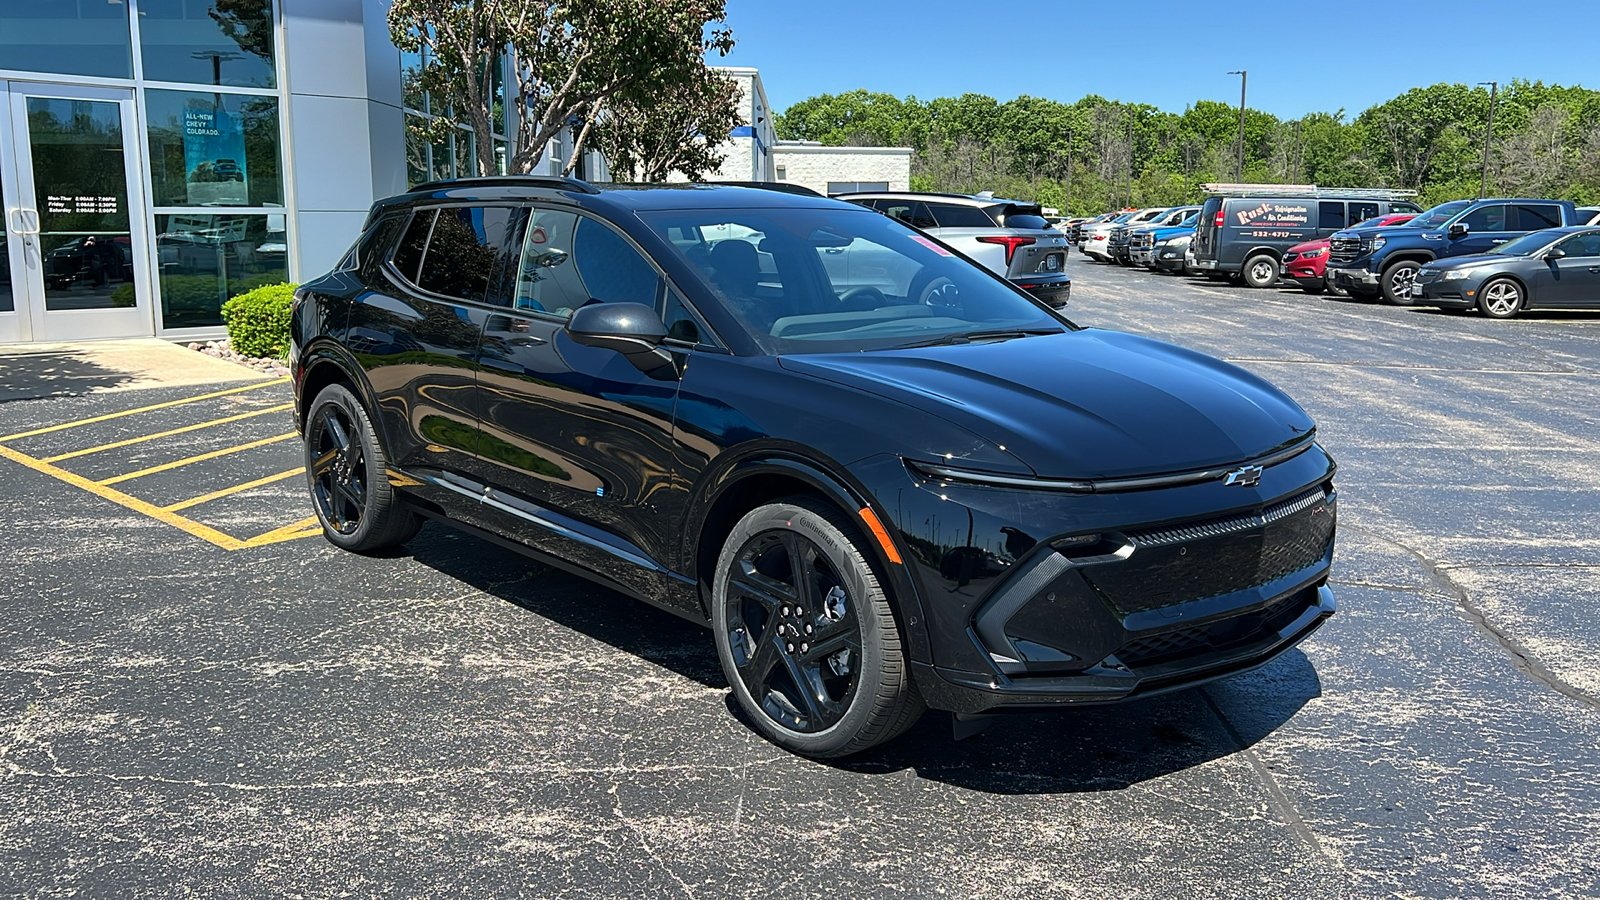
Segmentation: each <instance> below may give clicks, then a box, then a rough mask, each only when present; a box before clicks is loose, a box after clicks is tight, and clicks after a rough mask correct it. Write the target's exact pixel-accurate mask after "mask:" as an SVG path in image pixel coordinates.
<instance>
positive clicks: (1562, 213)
mask: <svg viewBox="0 0 1600 900" xmlns="http://www.w3.org/2000/svg"><path fill="white" fill-rule="evenodd" d="M1583 218H1584V217H1583V215H1582V214H1580V213H1579V211H1578V208H1577V207H1576V206H1575V205H1574V204H1572V203H1570V202H1567V201H1565V200H1530V199H1495V200H1452V201H1451V202H1449V203H1442V204H1440V205H1438V206H1435V207H1434V208H1433V209H1430V210H1428V211H1427V212H1424V213H1422V214H1421V215H1419V216H1417V217H1416V218H1415V219H1413V220H1412V221H1410V222H1408V223H1406V224H1405V225H1403V226H1398V227H1387V228H1354V229H1350V230H1347V231H1340V232H1338V233H1336V234H1334V235H1333V237H1332V238H1331V247H1330V252H1329V254H1328V266H1327V270H1326V277H1327V279H1328V282H1329V283H1330V284H1333V285H1335V286H1336V287H1342V288H1344V289H1345V290H1347V291H1349V292H1350V293H1351V294H1352V295H1353V296H1356V297H1376V296H1378V295H1380V294H1381V295H1382V296H1383V299H1384V300H1386V301H1388V302H1389V303H1392V304H1394V305H1396V306H1410V305H1411V304H1412V303H1413V302H1414V301H1413V299H1412V296H1411V283H1412V282H1413V281H1414V280H1416V277H1417V271H1418V270H1419V269H1421V268H1422V267H1423V265H1425V264H1427V263H1429V262H1431V261H1433V260H1435V259H1445V258H1447V257H1451V256H1465V255H1467V254H1469V253H1487V252H1489V251H1490V250H1493V249H1494V248H1495V247H1498V246H1500V245H1501V244H1504V243H1505V242H1506V241H1509V240H1512V239H1514V238H1518V237H1521V236H1522V235H1524V234H1528V233H1529V232H1533V231H1540V230H1542V229H1545V228H1558V227H1560V226H1563V225H1581V224H1583V221H1582V220H1583Z"/></svg>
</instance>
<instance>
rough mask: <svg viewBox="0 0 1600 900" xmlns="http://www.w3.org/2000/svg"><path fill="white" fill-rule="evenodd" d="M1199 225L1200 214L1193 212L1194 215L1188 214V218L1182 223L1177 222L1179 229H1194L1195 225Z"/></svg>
mask: <svg viewBox="0 0 1600 900" xmlns="http://www.w3.org/2000/svg"><path fill="white" fill-rule="evenodd" d="M1199 224H1200V214H1199V213H1197V212H1195V213H1190V214H1189V218H1187V219H1184V220H1183V221H1182V222H1179V223H1178V227H1179V228H1193V227H1195V226H1196V225H1199Z"/></svg>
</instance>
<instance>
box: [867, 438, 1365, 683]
mask: <svg viewBox="0 0 1600 900" xmlns="http://www.w3.org/2000/svg"><path fill="white" fill-rule="evenodd" d="M897 465H898V466H899V468H900V473H901V474H900V476H899V477H895V475H894V473H893V468H894V467H895V466H897ZM872 469H873V471H858V473H857V474H858V475H859V476H862V477H863V481H864V482H865V483H869V484H872V485H873V490H874V493H876V494H878V495H879V496H884V493H883V491H884V490H888V491H890V492H891V493H890V494H889V495H890V496H893V497H894V498H895V501H894V504H893V505H892V506H891V507H890V508H891V509H892V510H893V512H892V513H891V514H890V517H891V518H892V519H894V520H895V521H896V523H897V530H898V531H899V532H900V534H901V535H903V536H904V537H905V539H906V547H905V549H904V550H903V551H902V553H903V555H904V556H905V562H906V565H907V569H908V571H907V574H908V575H910V576H912V577H911V583H912V585H913V586H914V587H915V590H916V594H917V596H918V607H919V608H920V609H921V610H922V611H923V613H924V616H925V624H926V628H927V631H926V635H927V637H928V640H929V644H928V649H929V651H930V653H929V655H928V656H921V655H919V656H918V659H917V660H916V662H917V669H916V671H917V673H918V674H917V679H918V688H919V689H920V690H921V691H922V694H923V696H924V698H925V699H926V700H927V701H928V703H929V704H930V705H931V706H933V707H935V708H938V709H947V710H953V711H956V712H961V713H980V712H984V711H986V710H991V709H995V708H997V707H1010V706H1022V707H1039V706H1059V705H1070V704H1078V703H1106V702H1114V701H1118V700H1124V699H1129V698H1131V697H1136V696H1144V695H1146V694H1151V693H1155V692H1158V691H1164V690H1174V689H1178V688H1182V687H1186V686H1191V685H1194V684H1198V683H1201V682H1204V681H1207V680H1211V679H1213V678H1219V677H1222V676H1225V675H1229V674H1232V673H1235V672H1239V671H1243V670H1245V669H1249V668H1252V667H1254V666H1257V665H1261V664H1263V663H1265V662H1267V661H1268V660H1270V659H1272V658H1273V657H1274V656H1276V655H1277V654H1279V653H1281V652H1283V651H1284V650H1286V649H1288V648H1289V647H1291V646H1293V645H1294V644H1295V643H1296V642H1298V641H1300V640H1301V639H1303V638H1304V637H1305V636H1306V635H1308V634H1310V633H1311V632H1312V631H1313V630H1315V628H1316V627H1318V626H1319V625H1320V624H1321V622H1322V621H1323V620H1324V619H1326V618H1327V617H1328V616H1330V615H1332V614H1333V612H1334V609H1335V604H1334V601H1333V595H1332V593H1331V592H1329V591H1328V590H1327V587H1326V584H1327V577H1328V573H1329V570H1330V569H1331V566H1332V561H1333V544H1334V536H1335V531H1336V527H1337V523H1336V515H1337V513H1336V506H1337V504H1336V497H1335V495H1334V493H1333V490H1332V486H1331V485H1332V482H1331V478H1332V474H1333V463H1332V460H1331V459H1329V458H1328V457H1327V455H1326V454H1325V453H1324V452H1323V451H1322V450H1321V448H1320V447H1315V446H1312V447H1311V448H1310V449H1309V450H1307V451H1306V452H1303V453H1301V454H1299V455H1298V456H1295V457H1293V458H1291V459H1288V460H1286V461H1284V462H1281V463H1277V464H1272V465H1268V466H1267V467H1266V468H1265V469H1264V471H1263V472H1262V473H1261V481H1260V483H1259V484H1258V485H1256V486H1254V487H1252V488H1247V489H1244V490H1241V489H1240V488H1239V487H1238V486H1228V485H1226V484H1224V482H1223V480H1222V479H1220V478H1219V479H1215V480H1210V481H1206V482H1204V483H1193V484H1186V485H1182V486H1176V487H1166V488H1155V489H1145V490H1131V491H1127V492H1122V493H1098V494H1088V495H1085V494H1065V493H1058V492H1050V491H1039V490H1034V489H1013V488H1008V487H992V486H979V485H973V484H970V483H964V482H959V481H951V480H949V479H947V478H942V477H939V478H935V477H933V476H924V475H918V474H916V473H914V472H908V471H907V470H906V469H905V467H904V464H901V463H899V461H898V460H894V461H893V462H892V463H888V462H885V463H881V464H879V463H874V464H873V466H872ZM951 523H955V525H958V526H959V527H954V526H952V524H951ZM1135 523H1151V524H1135ZM1084 533H1093V534H1096V535H1098V537H1097V538H1096V539H1094V542H1093V543H1085V544H1083V545H1075V544H1073V543H1072V540H1073V538H1074V536H1076V535H1082V534H1084ZM1032 535H1046V536H1051V535H1053V536H1051V537H1043V538H1040V539H1037V540H1036V539H1035V538H1033V537H1032ZM952 538H953V539H952ZM1084 540H1085V541H1088V540H1089V539H1088V538H1085V539H1084Z"/></svg>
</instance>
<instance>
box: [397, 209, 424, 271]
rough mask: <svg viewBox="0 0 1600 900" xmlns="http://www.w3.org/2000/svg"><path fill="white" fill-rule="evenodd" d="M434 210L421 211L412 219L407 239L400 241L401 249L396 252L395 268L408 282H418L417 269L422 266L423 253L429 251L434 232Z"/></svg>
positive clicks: (407, 229) (406, 235)
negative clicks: (430, 234)
mask: <svg viewBox="0 0 1600 900" xmlns="http://www.w3.org/2000/svg"><path fill="white" fill-rule="evenodd" d="M433 212H434V211H433V210H431V209H419V210H417V211H416V214H415V215H413V216H412V217H411V224H410V226H408V227H407V228H406V234H405V237H403V238H401V239H400V249H398V250H396V251H395V252H394V267H395V268H396V269H398V270H399V272H400V274H401V275H404V276H405V277H406V278H407V279H408V280H410V281H412V282H415V281H416V280H417V269H418V268H420V267H421V266H422V251H423V250H425V249H427V246H428V235H429V233H430V232H432V231H433Z"/></svg>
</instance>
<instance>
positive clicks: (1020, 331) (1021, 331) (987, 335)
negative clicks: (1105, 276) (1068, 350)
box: [892, 328, 1061, 350]
mask: <svg viewBox="0 0 1600 900" xmlns="http://www.w3.org/2000/svg"><path fill="white" fill-rule="evenodd" d="M1060 333H1061V332H1060V331H1058V330H1056V329H1054V328H1004V329H997V330H995V331H964V332H961V333H959V334H947V335H945V336H943V337H936V338H930V339H928V340H926V341H912V342H911V343H909V344H900V345H898V346H896V347H894V348H892V349H895V350H910V349H913V348H915V347H940V346H945V345H948V344H975V343H978V342H980V341H1009V340H1011V339H1012V338H1022V337H1028V336H1029V335H1035V334H1060Z"/></svg>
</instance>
